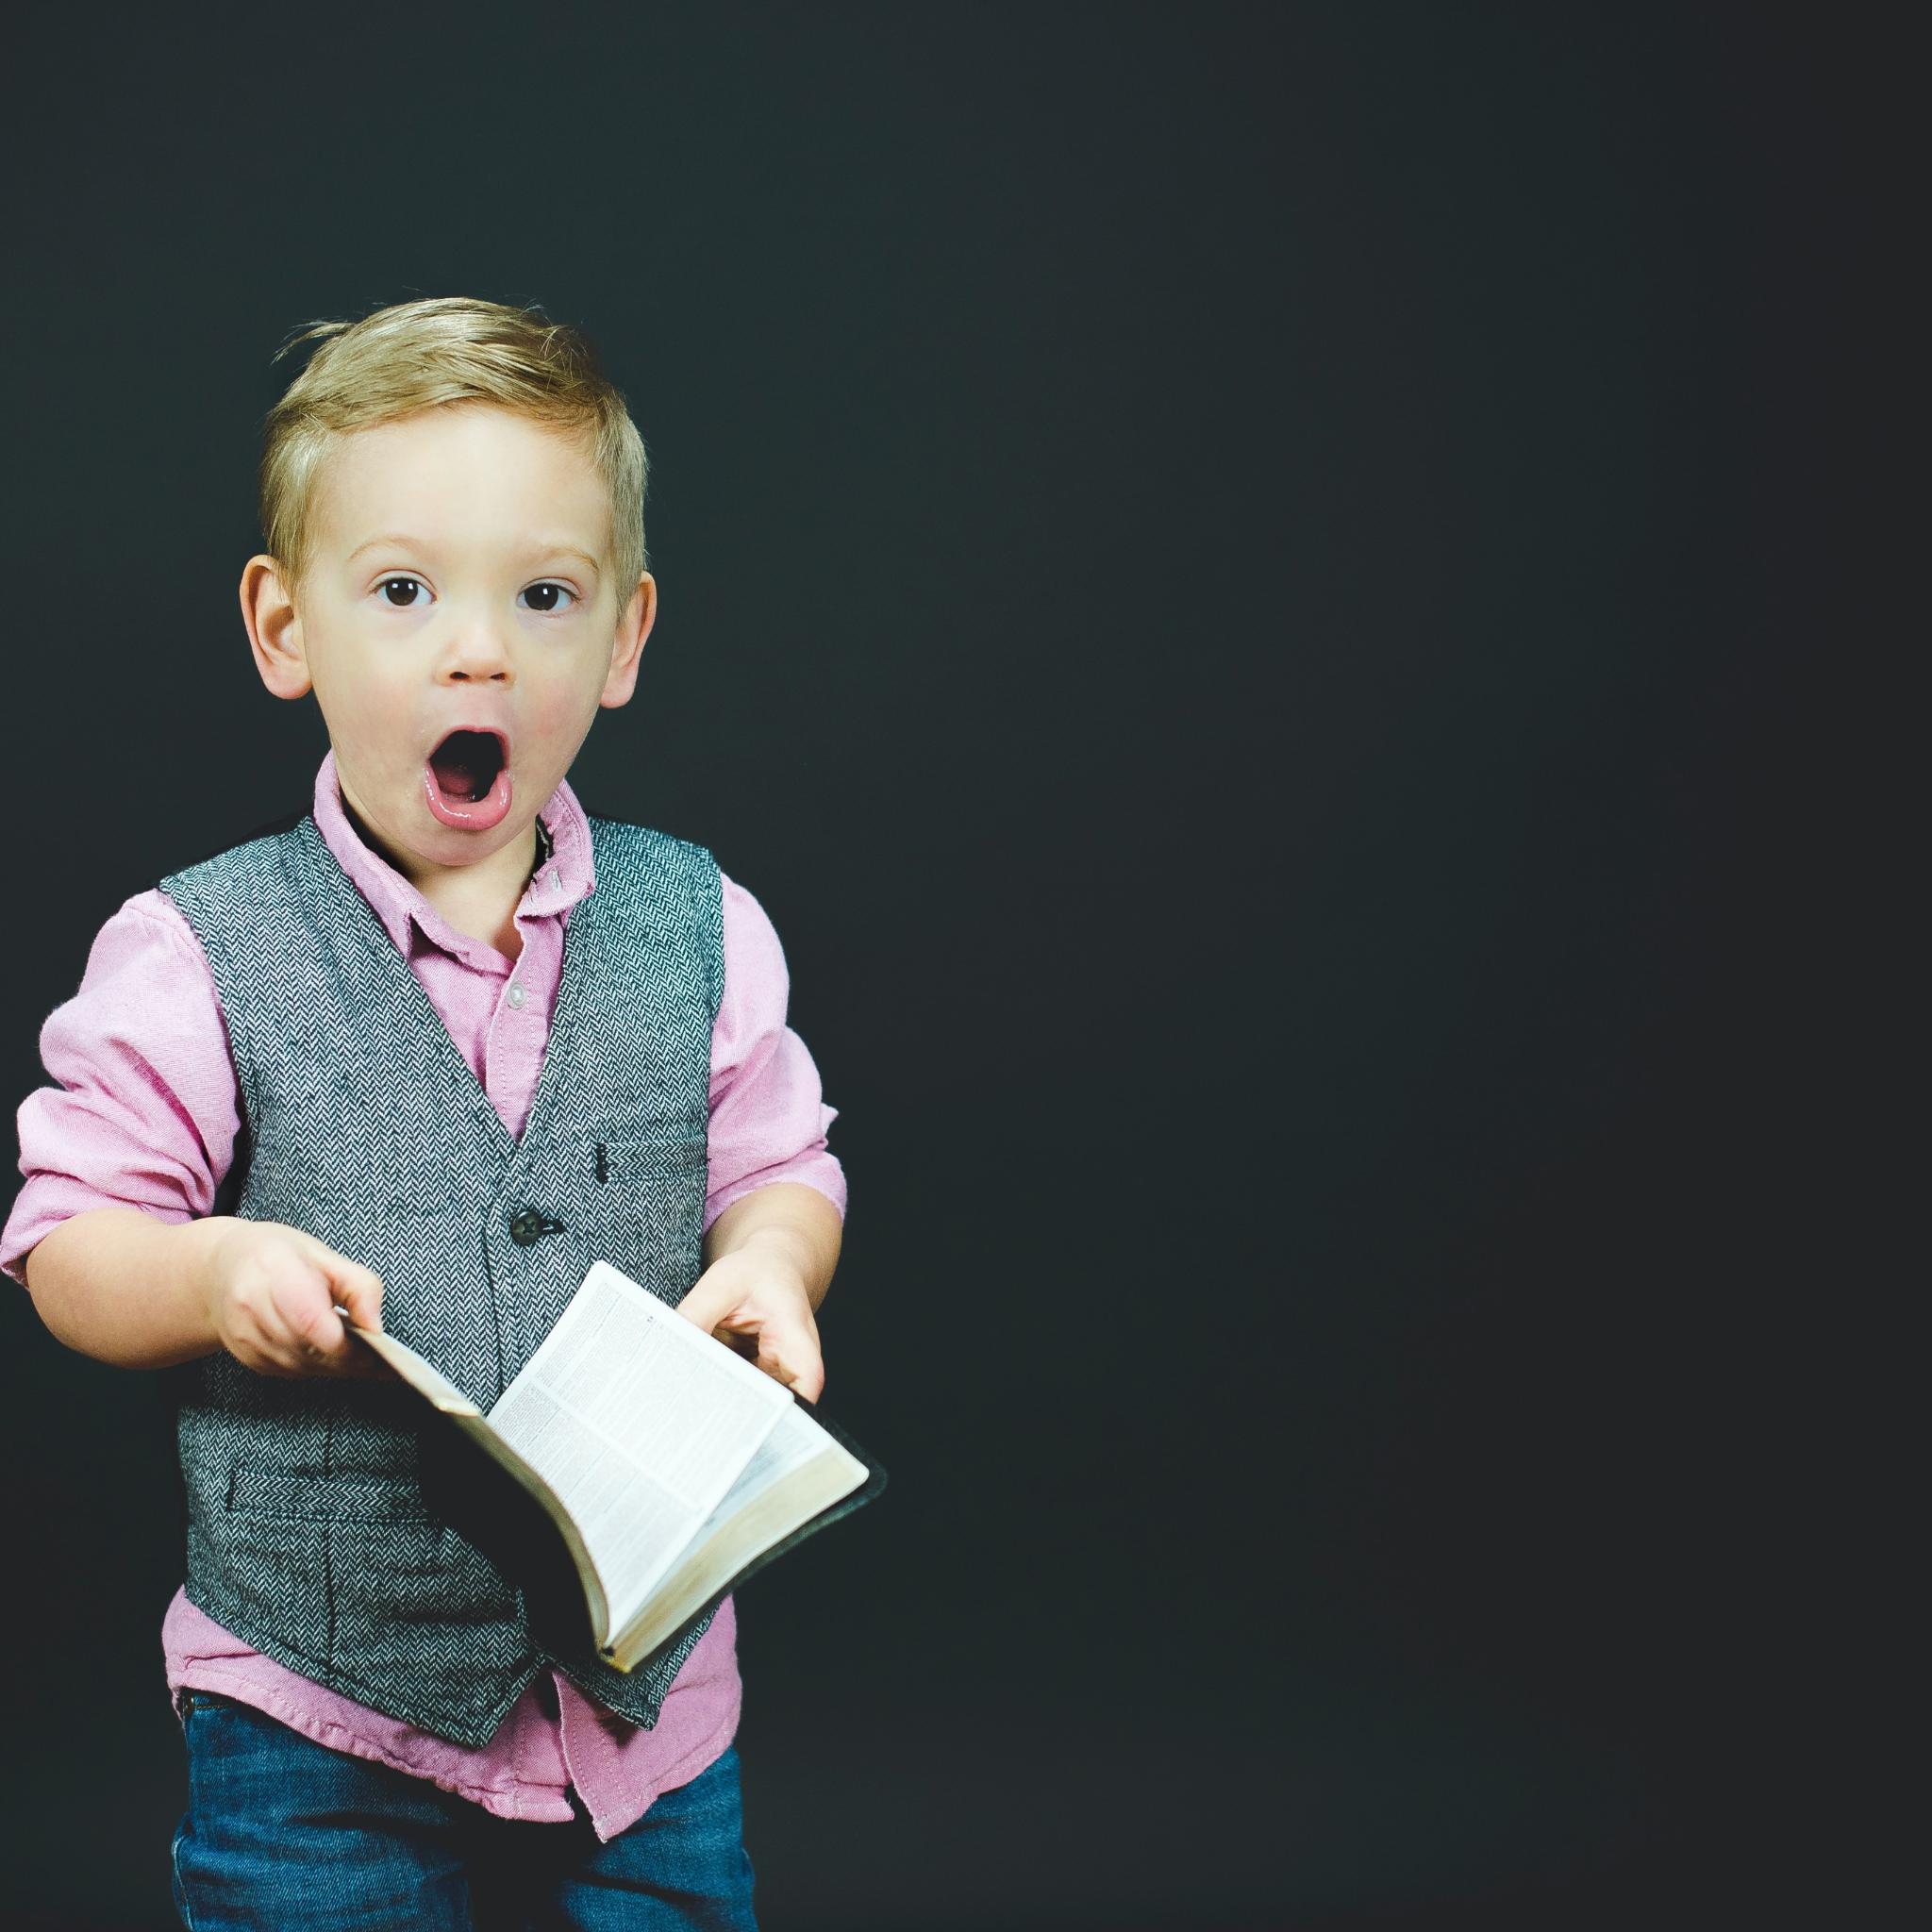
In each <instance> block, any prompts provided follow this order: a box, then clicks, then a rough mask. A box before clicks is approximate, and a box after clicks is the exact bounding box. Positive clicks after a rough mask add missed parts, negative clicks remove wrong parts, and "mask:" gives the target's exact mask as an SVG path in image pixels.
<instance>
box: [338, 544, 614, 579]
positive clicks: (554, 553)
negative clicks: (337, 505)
mask: <svg viewBox="0 0 1932 1932" xmlns="http://www.w3.org/2000/svg"><path fill="white" fill-rule="evenodd" d="M385 547H389V548H393V549H397V550H430V549H433V548H434V547H435V546H434V545H433V544H430V543H426V542H425V541H424V540H423V539H422V538H421V537H405V536H393V537H372V538H370V540H369V541H368V542H366V543H358V544H357V546H356V547H355V549H353V550H352V551H350V552H349V555H348V557H347V558H346V559H345V560H346V561H347V562H350V563H354V562H355V560H356V559H357V558H358V557H360V556H361V555H362V553H363V552H364V551H365V550H381V549H383V548H385ZM530 553H531V555H533V556H538V557H575V558H579V559H580V560H581V561H582V562H584V563H587V564H589V565H590V567H591V575H593V576H594V575H596V574H597V559H596V558H594V557H592V556H591V553H590V552H589V551H588V550H579V549H578V548H577V546H576V545H575V543H533V544H531V545H530Z"/></svg>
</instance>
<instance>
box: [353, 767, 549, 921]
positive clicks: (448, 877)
mask: <svg viewBox="0 0 1932 1932" xmlns="http://www.w3.org/2000/svg"><path fill="white" fill-rule="evenodd" d="M337 791H338V795H339V796H340V797H341V804H342V816H343V817H344V818H345V819H347V820H348V822H349V827H350V829H351V830H352V831H353V832H354V833H355V834H356V836H357V838H358V839H359V840H360V841H362V843H363V844H364V845H365V846H367V847H368V849H369V850H370V851H371V852H373V853H375V854H376V855H377V857H379V858H381V859H382V860H383V861H384V862H385V863H386V864H387V865H388V866H389V867H390V869H391V871H392V872H394V873H396V874H399V875H400V876H401V877H403V878H406V879H408V881H409V883H410V884H411V885H412V886H414V887H415V888H416V890H417V891H419V892H421V893H422V894H423V896H424V898H425V899H426V900H428V902H429V903H430V904H431V905H432V906H434V907H435V908H436V909H437V911H438V912H440V913H441V915H442V916H443V918H444V919H446V920H447V921H448V922H449V923H450V924H452V925H453V926H455V927H456V929H457V930H458V932H460V933H465V934H467V935H468V936H469V937H470V938H471V939H475V940H481V941H483V943H484V944H485V945H487V946H494V947H495V948H496V950H497V951H498V952H499V953H502V954H503V955H504V956H505V957H506V958H510V959H514V958H517V957H518V956H519V955H520V954H521V953H522V951H523V935H522V934H521V933H520V932H519V931H518V930H517V923H516V908H517V907H518V906H519V905H520V904H521V903H522V900H523V896H524V892H525V890H526V888H527V887H528V885H529V882H530V880H531V878H532V876H533V875H534V874H535V873H536V871H537V868H538V867H539V866H540V865H541V864H542V863H543V862H544V860H545V859H547V858H549V857H550V854H551V851H552V849H553V848H552V841H551V838H550V834H549V831H548V829H547V828H546V827H545V825H544V824H543V821H542V820H541V818H540V819H533V820H532V821H531V824H530V835H529V840H528V842H527V844H526V845H525V846H524V847H523V857H522V859H521V861H520V863H521V870H520V871H517V872H514V873H511V874H508V877H509V879H510V880H511V881H512V883H513V890H511V891H508V896H507V897H506V896H505V888H504V886H503V885H502V884H501V883H498V882H499V881H502V880H503V879H504V878H505V874H504V872H503V871H502V870H500V867H501V865H502V862H503V861H504V860H506V859H507V858H508V853H509V850H510V848H509V847H508V846H507V847H505V849H504V851H503V852H502V853H499V854H496V855H494V856H493V857H494V860H495V862H494V863H492V864H491V867H490V870H489V872H488V873H487V874H481V875H480V876H479V875H478V869H477V868H475V867H471V868H467V869H464V870H461V871H455V870H449V869H444V870H442V871H441V872H440V873H439V874H437V875H436V876H435V877H433V878H427V879H425V878H416V877H412V876H411V874H410V873H409V871H408V869H407V868H406V867H404V866H402V865H400V864H398V863H397V855H396V854H395V853H393V852H392V851H391V850H390V848H389V847H388V845H386V844H385V843H384V842H383V841H381V840H380V839H378V838H377V837H376V836H375V833H374V832H373V831H372V830H371V829H370V828H369V826H368V825H367V824H364V823H363V820H362V817H361V814H360V813H359V812H358V811H357V809H356V808H355V807H354V806H353V805H352V804H350V802H349V799H348V795H347V793H346V792H343V791H341V788H340V787H338V788H337Z"/></svg>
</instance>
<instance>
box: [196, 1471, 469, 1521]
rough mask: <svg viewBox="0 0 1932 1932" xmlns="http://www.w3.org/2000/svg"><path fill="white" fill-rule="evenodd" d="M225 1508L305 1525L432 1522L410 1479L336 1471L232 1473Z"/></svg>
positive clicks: (421, 1497) (418, 1491)
mask: <svg viewBox="0 0 1932 1932" xmlns="http://www.w3.org/2000/svg"><path fill="white" fill-rule="evenodd" d="M228 1507H229V1509H230V1510H231V1511H232V1512H234V1513H235V1514H236V1515H238V1516H283V1517H295V1518H298V1519H300V1520H302V1521H304V1522H308V1523H433V1522H435V1521H436V1518H435V1517H434V1516H433V1515H432V1514H431V1513H430V1510H429V1508H428V1507H427V1505H425V1502H424V1500H423V1492H422V1490H421V1489H420V1488H419V1487H418V1485H417V1483H416V1480H415V1478H414V1477H413V1476H389V1475H377V1474H374V1473H366V1472H365V1473H355V1474H344V1473H343V1472H341V1471H340V1470H312V1471H307V1472H304V1471H296V1472H294V1473H292V1474H282V1473H277V1472H275V1471H271V1470H261V1469H237V1470H236V1471H235V1473H234V1474H233V1475H231V1476H230V1477H229V1479H228Z"/></svg>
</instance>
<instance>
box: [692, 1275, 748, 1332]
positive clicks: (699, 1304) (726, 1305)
mask: <svg viewBox="0 0 1932 1932" xmlns="http://www.w3.org/2000/svg"><path fill="white" fill-rule="evenodd" d="M738 1300H739V1291H738V1290H737V1289H736V1288H735V1287H734V1286H733V1285H732V1283H731V1282H730V1281H729V1280H728V1279H726V1278H724V1277H723V1276H717V1277H713V1276H710V1275H706V1274H701V1275H699V1276H698V1278H697V1279H696V1280H695V1281H694V1282H692V1284H691V1288H690V1289H689V1290H688V1291H687V1292H686V1294H685V1297H684V1299H683V1300H682V1301H681V1302H679V1303H678V1305H677V1312H678V1313H679V1314H680V1315H682V1316H683V1317H684V1319H685V1320H686V1321H687V1322H695V1323H696V1324H698V1326H699V1327H700V1328H702V1329H703V1330H704V1331H705V1333H706V1334H707V1335H708V1334H710V1333H711V1331H712V1330H713V1329H715V1328H716V1327H717V1326H718V1325H719V1324H720V1323H721V1322H723V1321H724V1317H725V1316H726V1315H728V1314H730V1313H731V1312H732V1311H733V1309H735V1308H736V1307H737V1306H738Z"/></svg>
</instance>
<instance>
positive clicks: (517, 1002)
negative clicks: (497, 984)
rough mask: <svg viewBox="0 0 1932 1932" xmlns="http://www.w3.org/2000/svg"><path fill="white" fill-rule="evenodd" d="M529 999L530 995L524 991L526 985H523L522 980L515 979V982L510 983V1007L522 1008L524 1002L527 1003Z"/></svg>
mask: <svg viewBox="0 0 1932 1932" xmlns="http://www.w3.org/2000/svg"><path fill="white" fill-rule="evenodd" d="M528 998H529V994H528V993H526V992H525V991H524V983H523V981H522V980H520V979H513V980H511V981H510V983H509V1003H510V1005H511V1006H513V1007H520V1006H522V1005H523V1003H524V1002H525V1000H526V999H528Z"/></svg>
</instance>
